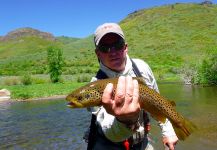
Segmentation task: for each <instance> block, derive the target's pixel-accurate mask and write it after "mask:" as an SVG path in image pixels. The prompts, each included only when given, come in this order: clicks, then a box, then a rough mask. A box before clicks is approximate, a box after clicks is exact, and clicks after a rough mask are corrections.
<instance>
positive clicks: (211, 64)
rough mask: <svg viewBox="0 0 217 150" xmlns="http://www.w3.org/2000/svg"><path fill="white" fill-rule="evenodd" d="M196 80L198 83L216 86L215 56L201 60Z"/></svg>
mask: <svg viewBox="0 0 217 150" xmlns="http://www.w3.org/2000/svg"><path fill="white" fill-rule="evenodd" d="M196 78H197V82H198V83H202V84H215V85H217V54H215V55H213V56H211V57H210V58H208V59H204V60H203V62H202V64H201V66H200V67H199V69H198V72H197V76H196Z"/></svg>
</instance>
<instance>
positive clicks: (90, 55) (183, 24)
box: [0, 4, 217, 79]
mask: <svg viewBox="0 0 217 150" xmlns="http://www.w3.org/2000/svg"><path fill="white" fill-rule="evenodd" d="M216 14H217V5H214V4H212V5H206V4H204V5H201V4H173V5H165V6H161V7H154V8H150V9H143V10H137V11H135V12H133V13H131V14H129V15H128V16H127V17H126V18H125V19H123V20H122V21H121V22H120V25H121V27H122V28H123V30H124V33H125V35H126V38H127V43H128V46H129V53H130V56H132V57H138V58H141V59H143V60H145V61H146V62H148V63H149V64H150V66H151V67H152V68H153V70H154V73H155V75H156V76H157V78H162V79H164V78H171V77H173V76H176V75H180V74H181V73H183V72H182V70H183V67H191V66H196V65H197V64H199V63H200V62H201V61H202V60H203V58H204V57H206V56H208V54H209V53H217V51H216V50H217V48H216V47H217V40H216V39H217V15H216ZM32 30H34V31H35V29H32ZM12 33H13V34H14V33H16V32H14V31H12V32H9V35H13V34H12ZM18 33H19V32H18ZM27 33H28V32H27ZM27 33H25V34H18V35H20V36H17V34H15V35H16V38H14V37H13V36H10V38H6V37H7V35H6V36H2V35H1V37H0V52H1V55H0V67H1V68H2V69H1V70H0V75H14V74H15V75H20V74H22V72H25V71H29V72H31V73H32V74H45V73H47V69H46V48H47V47H48V46H49V45H50V44H56V45H58V46H60V47H61V48H62V50H63V54H64V57H65V59H66V66H65V67H64V74H80V73H94V72H96V70H97V66H98V62H97V59H96V57H95V55H94V45H93V35H90V36H88V37H87V38H84V39H78V38H71V37H53V38H52V39H49V38H45V37H43V36H40V35H39V34H35V33H33V32H32V31H31V33H33V34H27ZM49 35H52V34H49ZM5 39H7V40H5Z"/></svg>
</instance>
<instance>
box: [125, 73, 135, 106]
mask: <svg viewBox="0 0 217 150" xmlns="http://www.w3.org/2000/svg"><path fill="white" fill-rule="evenodd" d="M133 88H134V84H133V80H132V77H129V76H128V77H126V95H125V100H126V102H125V103H127V104H130V103H131V102H132V100H133V91H134V89H133Z"/></svg>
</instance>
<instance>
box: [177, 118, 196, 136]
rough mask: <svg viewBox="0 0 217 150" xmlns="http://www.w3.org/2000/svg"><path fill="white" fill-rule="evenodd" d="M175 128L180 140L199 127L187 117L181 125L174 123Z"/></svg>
mask: <svg viewBox="0 0 217 150" xmlns="http://www.w3.org/2000/svg"><path fill="white" fill-rule="evenodd" d="M173 128H174V130H175V132H176V135H177V137H178V138H179V140H185V139H186V138H187V137H188V136H189V135H190V134H191V133H193V132H194V131H195V130H196V129H197V127H196V126H195V125H194V124H193V123H192V122H191V121H189V120H187V119H184V121H183V122H182V123H181V126H180V125H179V126H177V125H174V124H173Z"/></svg>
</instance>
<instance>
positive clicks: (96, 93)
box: [66, 84, 102, 108]
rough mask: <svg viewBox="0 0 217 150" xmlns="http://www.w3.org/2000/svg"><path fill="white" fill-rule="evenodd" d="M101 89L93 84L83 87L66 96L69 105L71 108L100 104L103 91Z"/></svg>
mask: <svg viewBox="0 0 217 150" xmlns="http://www.w3.org/2000/svg"><path fill="white" fill-rule="evenodd" d="M100 91H101V90H100V89H98V88H97V87H96V86H94V85H93V84H90V85H87V86H84V87H81V88H79V89H77V90H75V91H73V92H71V93H70V94H69V95H68V96H67V97H66V100H67V101H68V106H69V107H71V108H84V107H93V106H100V105H101V99H102V92H100Z"/></svg>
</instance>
